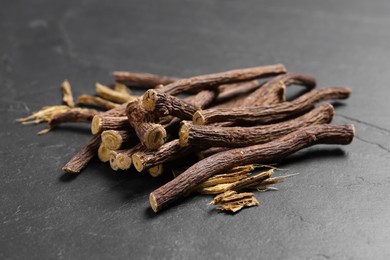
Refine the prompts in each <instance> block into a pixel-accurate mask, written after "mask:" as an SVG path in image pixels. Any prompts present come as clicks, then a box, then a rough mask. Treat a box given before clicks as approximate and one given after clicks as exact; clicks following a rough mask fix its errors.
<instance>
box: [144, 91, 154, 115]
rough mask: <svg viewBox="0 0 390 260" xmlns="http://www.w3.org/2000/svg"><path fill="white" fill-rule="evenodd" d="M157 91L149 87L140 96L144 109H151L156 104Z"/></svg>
mask: <svg viewBox="0 0 390 260" xmlns="http://www.w3.org/2000/svg"><path fill="white" fill-rule="evenodd" d="M156 100H157V92H156V91H155V90H154V89H149V90H148V91H146V92H145V94H144V95H143V97H142V105H143V107H144V108H145V110H146V111H153V110H154V108H155V105H156Z"/></svg>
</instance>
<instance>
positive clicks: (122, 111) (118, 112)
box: [102, 103, 128, 116]
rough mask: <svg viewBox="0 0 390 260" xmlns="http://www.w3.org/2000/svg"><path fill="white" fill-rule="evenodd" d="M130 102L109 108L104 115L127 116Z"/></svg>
mask: <svg viewBox="0 0 390 260" xmlns="http://www.w3.org/2000/svg"><path fill="white" fill-rule="evenodd" d="M127 105H128V103H123V104H120V105H119V106H117V107H115V108H112V109H110V110H107V111H106V112H104V113H103V114H102V116H126V107H127Z"/></svg>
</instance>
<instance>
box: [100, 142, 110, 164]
mask: <svg viewBox="0 0 390 260" xmlns="http://www.w3.org/2000/svg"><path fill="white" fill-rule="evenodd" d="M110 152H111V151H110V150H109V149H107V148H106V147H105V146H104V145H103V144H100V146H99V149H98V157H99V160H100V161H102V162H108V161H109V160H110Z"/></svg>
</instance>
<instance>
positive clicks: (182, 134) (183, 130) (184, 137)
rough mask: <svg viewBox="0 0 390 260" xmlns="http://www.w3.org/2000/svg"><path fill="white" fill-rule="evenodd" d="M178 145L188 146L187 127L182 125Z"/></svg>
mask: <svg viewBox="0 0 390 260" xmlns="http://www.w3.org/2000/svg"><path fill="white" fill-rule="evenodd" d="M179 144H180V145H181V146H187V145H188V126H187V125H186V124H185V123H184V124H182V125H181V127H180V130H179Z"/></svg>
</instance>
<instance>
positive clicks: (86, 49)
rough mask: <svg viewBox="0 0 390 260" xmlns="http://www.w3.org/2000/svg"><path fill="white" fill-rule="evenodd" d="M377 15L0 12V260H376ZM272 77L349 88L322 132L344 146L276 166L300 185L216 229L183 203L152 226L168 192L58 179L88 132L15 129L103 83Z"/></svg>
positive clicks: (383, 93)
mask: <svg viewBox="0 0 390 260" xmlns="http://www.w3.org/2000/svg"><path fill="white" fill-rule="evenodd" d="M389 12H390V2H389V1H386V0H382V1H380V0H378V1H364V0H358V1H338V0H333V1H309V0H308V1H301V0H300V1H287V0H285V1H254V0H253V1H214V0H212V1H210V0H207V1H206V0H205V1H155V2H151V1H125V0H120V1H91V0H86V1H73V0H72V1H48V0H37V1H16V0H13V1H3V2H2V3H1V8H0V98H1V102H0V111H1V121H2V122H1V126H0V127H1V132H0V144H1V149H0V173H1V179H0V195H1V197H0V209H1V211H0V258H1V259H55V258H58V259H128V258H130V259H226V258H230V259H386V258H387V259H388V257H389V256H390V226H389V219H390V172H389V169H390V160H389V159H390V138H389V135H390V119H389V116H390V112H389V109H390V105H389V95H390V88H389V82H390V44H389V43H390V16H389ZM274 63H283V64H285V65H286V66H287V68H288V69H289V70H290V71H293V72H305V73H309V74H312V75H314V76H315V77H316V78H317V79H318V83H319V87H325V86H344V85H347V86H350V87H351V88H352V89H353V95H352V97H351V98H350V99H349V100H347V101H346V102H339V103H338V105H337V107H336V108H337V109H336V110H337V112H336V117H335V120H334V122H335V123H353V124H355V125H356V131H357V132H356V138H355V140H354V141H353V143H352V144H351V145H349V146H317V147H313V148H310V149H306V150H304V151H301V152H300V153H298V154H296V155H294V156H292V157H290V158H289V159H288V160H286V161H285V162H284V164H283V165H282V166H283V168H288V169H290V172H291V173H293V172H299V173H300V175H298V176H296V177H294V178H291V179H289V180H288V181H287V182H285V183H283V184H280V185H279V186H278V187H279V189H280V190H279V191H277V192H267V193H260V194H257V195H256V196H257V198H258V199H259V200H260V201H261V205H260V206H259V207H256V208H250V209H246V210H243V211H242V212H240V213H239V214H236V215H229V214H221V213H218V212H216V211H215V210H214V209H213V207H211V206H208V202H209V201H210V197H207V196H195V197H194V196H193V197H190V198H188V199H187V200H186V201H185V202H183V203H180V204H177V205H175V206H173V207H171V208H169V209H168V210H166V211H163V212H161V213H160V214H158V215H155V214H153V213H152V212H151V210H150V209H149V202H148V194H149V192H150V191H152V190H153V189H154V188H156V187H158V186H160V185H161V184H162V183H163V182H164V181H165V180H163V179H161V178H157V179H154V178H152V177H149V176H147V175H143V174H137V173H135V172H123V173H122V172H113V171H112V170H110V168H109V166H107V165H103V164H100V163H98V162H97V161H94V162H93V163H91V165H90V166H89V167H88V168H87V169H86V170H85V171H83V172H82V173H81V174H80V175H78V176H77V177H73V178H71V177H69V176H68V175H65V174H64V173H63V172H62V171H61V167H62V166H63V165H64V163H66V161H67V160H68V159H69V158H70V157H71V156H72V155H73V154H74V153H75V152H76V151H77V150H78V149H79V148H80V147H81V146H82V145H83V143H85V142H86V141H87V140H88V138H89V130H88V127H87V126H85V127H79V126H75V125H70V126H64V127H61V128H59V129H57V130H55V131H53V132H51V133H48V134H46V135H43V136H37V135H36V132H37V131H39V130H41V129H42V128H43V126H42V125H40V126H33V127H32V126H21V125H19V124H16V123H15V122H14V120H15V119H16V118H19V117H23V116H26V115H27V114H29V113H31V112H32V111H35V110H37V109H39V108H40V107H42V106H44V105H55V104H59V103H60V102H61V94H60V88H59V86H60V84H61V82H62V81H63V80H64V79H68V80H69V81H70V82H71V84H72V86H73V89H74V92H75V94H76V95H79V94H82V93H93V92H94V83H95V82H96V81H99V82H103V83H109V82H111V81H112V78H111V76H110V73H111V71H113V70H132V71H146V72H152V73H157V74H164V75H174V76H180V77H186V76H192V75H199V74H203V73H210V72H219V71H224V70H229V69H235V68H240V67H250V66H256V65H262V64H274Z"/></svg>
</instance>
